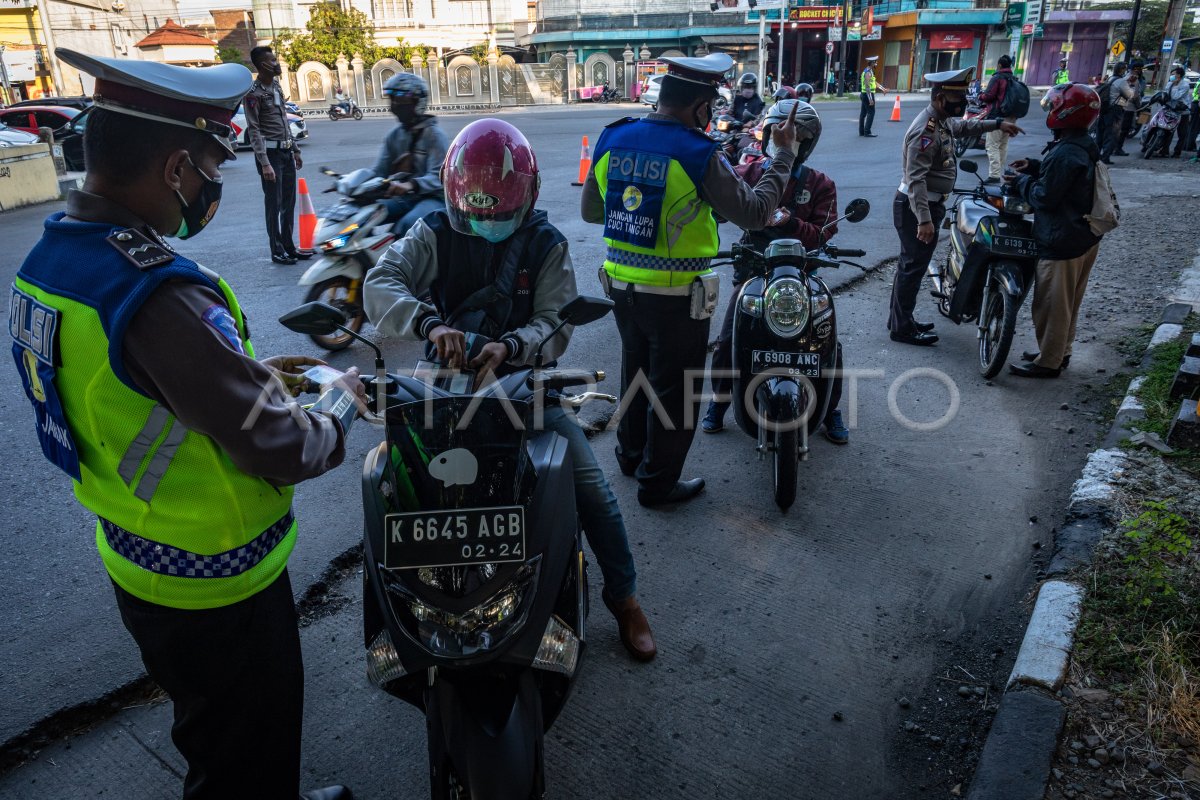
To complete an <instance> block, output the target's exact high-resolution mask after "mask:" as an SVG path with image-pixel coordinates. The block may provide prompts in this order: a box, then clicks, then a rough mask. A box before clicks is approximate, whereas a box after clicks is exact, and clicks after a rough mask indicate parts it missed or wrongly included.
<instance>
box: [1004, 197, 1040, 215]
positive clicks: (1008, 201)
mask: <svg viewBox="0 0 1200 800" xmlns="http://www.w3.org/2000/svg"><path fill="white" fill-rule="evenodd" d="M1004 210H1005V211H1007V212H1008V213H1009V214H1032V213H1033V206H1031V205H1029V203H1026V202H1025V201H1024V200H1022V199H1021V198H1019V197H1010V196H1008V195H1005V197H1004Z"/></svg>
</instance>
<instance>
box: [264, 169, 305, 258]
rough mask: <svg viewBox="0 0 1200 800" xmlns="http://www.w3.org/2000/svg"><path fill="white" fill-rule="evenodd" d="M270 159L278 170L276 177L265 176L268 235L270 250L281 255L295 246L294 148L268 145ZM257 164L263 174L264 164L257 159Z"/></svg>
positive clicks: (276, 170)
mask: <svg viewBox="0 0 1200 800" xmlns="http://www.w3.org/2000/svg"><path fill="white" fill-rule="evenodd" d="M267 161H269V162H270V163H271V169H273V170H275V180H274V181H268V180H266V179H263V180H262V189H263V195H264V196H265V198H266V207H267V239H268V240H270V242H271V252H272V253H275V254H279V255H283V254H285V253H288V252H291V251H293V250H295V249H296V243H295V241H294V240H293V239H292V225H293V220H294V219H295V217H296V160H295V158H294V157H293V156H292V151H291V150H280V149H276V148H269V149H268V150H267ZM254 166H255V167H256V168H257V169H258V174H259V177H260V178H261V177H262V165H261V164H259V163H258V161H257V160H255V162H254Z"/></svg>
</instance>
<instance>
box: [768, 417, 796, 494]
mask: <svg viewBox="0 0 1200 800" xmlns="http://www.w3.org/2000/svg"><path fill="white" fill-rule="evenodd" d="M799 460H800V443H799V438H798V431H797V430H796V428H794V427H793V428H791V429H790V430H786V431H779V432H777V433H776V434H775V457H774V464H773V467H774V480H775V505H777V506H779V510H780V511H787V510H788V509H789V508H791V507H792V503H795V502H796V480H797V475H796V473H797V469H798V466H799Z"/></svg>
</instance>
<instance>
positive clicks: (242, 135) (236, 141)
mask: <svg viewBox="0 0 1200 800" xmlns="http://www.w3.org/2000/svg"><path fill="white" fill-rule="evenodd" d="M287 118H288V127H290V128H291V130H292V138H293V139H295V140H296V141H297V142H300V141H303V140H304V139H307V138H308V126H307V125H305V124H304V117H302V116H300V115H299V114H293V113H292V112H291V111H289V112H288V115H287ZM231 124H232V126H233V135H232V136H230V137H229V138H230V141H232V142H233V146H234V148H235V149H237V150H244V149H246V148H248V147H250V131H249V129H248V128H247V127H246V111H245V109H244V108H242V107H241V106H238V108H237V111H235V112H233V120H232V122H231Z"/></svg>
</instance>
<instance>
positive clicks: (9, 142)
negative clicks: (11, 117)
mask: <svg viewBox="0 0 1200 800" xmlns="http://www.w3.org/2000/svg"><path fill="white" fill-rule="evenodd" d="M38 141H39V140H38V137H36V136H34V135H33V134H32V133H26V132H25V131H20V130H17V129H16V128H10V127H8V126H7V125H5V124H4V123H3V122H0V147H20V146H21V145H23V144H37V143H38Z"/></svg>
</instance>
